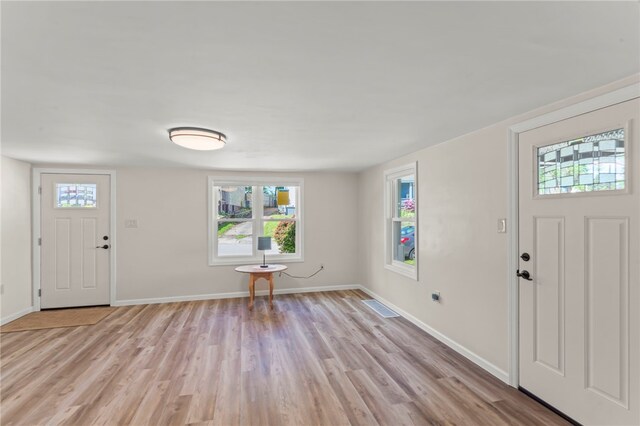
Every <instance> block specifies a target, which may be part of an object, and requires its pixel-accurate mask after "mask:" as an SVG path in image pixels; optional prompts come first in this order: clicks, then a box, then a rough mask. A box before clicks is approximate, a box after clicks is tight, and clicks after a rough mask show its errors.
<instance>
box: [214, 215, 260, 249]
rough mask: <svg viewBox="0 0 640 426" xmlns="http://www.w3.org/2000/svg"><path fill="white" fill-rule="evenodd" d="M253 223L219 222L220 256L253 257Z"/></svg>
mask: <svg viewBox="0 0 640 426" xmlns="http://www.w3.org/2000/svg"><path fill="white" fill-rule="evenodd" d="M252 254H253V222H251V221H246V222H225V221H218V256H251V255H252Z"/></svg>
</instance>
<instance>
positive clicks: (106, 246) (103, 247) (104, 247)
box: [96, 244, 109, 250]
mask: <svg viewBox="0 0 640 426" xmlns="http://www.w3.org/2000/svg"><path fill="white" fill-rule="evenodd" d="M96 248H101V249H105V250H106V249H108V248H109V244H105V245H103V246H96Z"/></svg>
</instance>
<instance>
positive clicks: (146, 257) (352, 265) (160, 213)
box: [116, 168, 363, 301]
mask: <svg viewBox="0 0 640 426" xmlns="http://www.w3.org/2000/svg"><path fill="white" fill-rule="evenodd" d="M209 175H215V176H224V175H229V176H234V175H235V176H270V174H269V173H263V172H246V173H222V172H218V171H215V172H213V171H206V170H184V169H139V168H138V169H118V170H117V235H116V250H117V283H118V284H117V295H116V298H117V300H119V301H122V300H137V299H149V298H151V299H155V298H165V297H180V296H192V295H204V294H220V293H233V292H246V291H247V287H248V285H247V283H248V277H247V276H246V275H244V274H240V273H237V272H235V271H234V268H235V266H214V267H212V266H208V245H207V244H208V242H207V202H208V201H207V200H208V194H207V176H209ZM274 176H296V177H303V178H304V191H305V193H304V225H303V226H304V240H305V248H304V262H301V263H289V264H287V265H288V266H289V271H288V272H290V273H291V274H292V275H298V276H304V275H309V274H310V273H312V272H314V271H315V270H316V269H317V268H318V267H319V266H320V264H324V266H325V270H324V271H322V272H320V273H319V274H318V275H316V276H315V277H314V278H312V279H307V280H301V279H292V278H289V277H285V276H282V277H280V278H278V277H276V289H277V290H282V289H299V288H303V287H322V286H332V285H354V284H359V283H360V275H359V272H360V269H359V267H358V259H359V256H358V250H362V248H363V247H362V246H361V244H359V242H358V241H357V238H356V234H357V227H358V225H357V223H358V222H357V217H356V214H355V213H356V211H357V205H356V204H357V198H358V197H357V175H356V174H355V173H291V174H287V173H276V174H274ZM126 219H136V220H137V221H138V228H125V227H124V222H125V220H126ZM266 288H267V286H266V284H265V283H264V281H261V282H259V283H258V290H263V289H266Z"/></svg>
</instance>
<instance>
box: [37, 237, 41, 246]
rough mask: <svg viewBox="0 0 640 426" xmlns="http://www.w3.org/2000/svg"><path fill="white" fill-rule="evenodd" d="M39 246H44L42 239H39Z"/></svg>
mask: <svg viewBox="0 0 640 426" xmlns="http://www.w3.org/2000/svg"><path fill="white" fill-rule="evenodd" d="M38 245H39V246H41V245H42V238H38Z"/></svg>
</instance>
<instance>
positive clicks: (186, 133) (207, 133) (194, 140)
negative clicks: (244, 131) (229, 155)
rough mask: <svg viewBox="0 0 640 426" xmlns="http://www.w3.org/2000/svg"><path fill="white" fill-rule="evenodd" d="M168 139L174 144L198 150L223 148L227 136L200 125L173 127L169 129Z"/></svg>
mask: <svg viewBox="0 0 640 426" xmlns="http://www.w3.org/2000/svg"><path fill="white" fill-rule="evenodd" d="M169 139H171V141H172V142H173V143H175V144H176V145H180V146H182V147H185V148H189V149H195V150H198V151H212V150H214V149H220V148H224V146H225V145H226V144H227V137H226V136H225V135H224V134H222V133H220V132H216V131H215V130H209V129H202V128H200V127H175V128H173V129H169Z"/></svg>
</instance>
